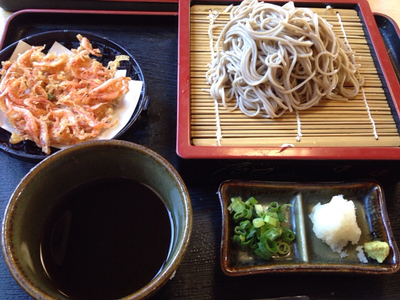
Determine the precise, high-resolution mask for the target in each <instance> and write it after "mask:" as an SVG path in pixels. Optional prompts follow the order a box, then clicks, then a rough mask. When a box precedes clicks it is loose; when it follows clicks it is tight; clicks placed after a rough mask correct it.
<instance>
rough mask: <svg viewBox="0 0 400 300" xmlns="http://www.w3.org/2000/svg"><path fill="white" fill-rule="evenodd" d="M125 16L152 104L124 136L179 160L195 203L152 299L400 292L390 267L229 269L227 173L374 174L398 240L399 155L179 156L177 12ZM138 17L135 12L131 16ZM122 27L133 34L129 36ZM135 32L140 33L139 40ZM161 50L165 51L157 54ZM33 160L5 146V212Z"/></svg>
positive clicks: (396, 15) (1, 286)
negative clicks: (224, 255)
mask: <svg viewBox="0 0 400 300" xmlns="http://www.w3.org/2000/svg"><path fill="white" fill-rule="evenodd" d="M369 2H370V5H371V10H372V11H373V12H379V13H383V14H386V15H388V16H389V17H391V18H392V19H393V20H395V21H396V22H397V23H399V24H400V8H399V5H398V2H399V1H398V0H370V1H369ZM9 15H10V12H6V11H4V10H1V9H0V32H2V31H3V30H2V28H3V27H4V24H5V20H6V18H7V17H8V16H9ZM124 18H125V19H126V18H128V17H127V16H125V17H124ZM124 18H120V19H121V20H120V19H119V18H116V19H113V20H112V21H109V23H107V25H108V26H117V27H116V28H124V27H126V26H131V27H132V28H133V29H131V27H129V30H125V31H124V30H121V32H120V34H118V33H117V34H116V35H115V36H113V39H115V40H116V41H117V42H121V43H126V42H127V41H131V43H132V44H131V45H129V48H128V49H127V50H128V51H131V52H132V53H136V54H137V56H136V58H137V59H138V61H139V64H141V66H142V67H143V72H144V73H145V75H146V76H147V79H148V81H147V82H146V83H147V84H148V86H149V87H150V88H149V89H148V91H149V96H150V105H149V108H148V110H147V112H146V114H143V115H142V116H141V118H139V120H138V121H137V122H136V123H135V124H134V130H131V131H128V132H127V134H125V135H124V136H123V137H124V139H126V140H129V141H132V142H136V143H139V144H142V145H144V146H146V147H148V148H150V149H152V150H154V151H156V152H157V153H159V154H160V155H162V156H163V157H165V158H166V159H167V160H168V161H169V162H170V163H171V164H173V165H174V167H175V168H176V169H177V170H178V171H179V173H180V174H181V176H182V178H183V179H184V181H185V183H186V185H187V187H188V190H189V193H190V196H191V200H192V206H193V231H192V237H191V242H190V245H189V249H188V251H187V254H186V255H185V258H184V260H183V261H182V264H181V265H180V266H179V268H178V270H177V272H176V275H175V277H174V278H173V279H172V280H171V281H170V282H168V283H167V284H166V285H165V286H164V287H163V288H162V289H161V290H160V291H159V292H158V293H157V294H156V295H155V296H154V299H185V300H187V299H195V300H197V299H261V298H277V297H283V296H296V295H307V296H308V297H309V298H310V299H345V300H347V299H349V300H350V299H380V300H381V299H388V300H389V299H400V271H399V272H397V273H395V274H385V275H383V274H382V275H369V274H351V273H348V274H340V273H339V274H337V273H290V274H265V275H256V276H254V275H249V276H239V277H229V276H226V275H225V274H224V273H223V272H222V270H221V267H220V240H221V227H222V225H221V208H220V204H219V201H218V197H217V195H216V191H217V189H218V186H219V184H220V183H221V182H222V181H224V180H227V179H252V180H274V181H303V182H316V181H355V180H360V179H372V180H376V181H378V182H380V183H381V184H382V187H383V190H384V191H385V196H386V205H387V210H388V214H389V218H390V222H391V226H392V229H393V233H394V237H395V239H396V240H397V242H398V244H399V243H400V173H399V172H398V170H399V167H400V161H340V160H337V161H301V160H299V161H294V160H292V161H271V160H259V161H248V160H234V161H229V160H183V159H181V158H179V157H178V156H177V155H176V151H175V143H176V102H177V101H176V91H177V85H176V77H177V39H178V34H177V30H176V29H177V18H176V17H171V18H170V19H171V20H166V22H165V20H164V19H162V18H161V19H160V20H159V22H158V23H153V22H150V21H148V20H146V19H143V20H144V22H148V23H149V24H148V27H146V28H148V30H150V31H149V33H148V32H138V31H135V28H134V26H133V25H131V24H128V23H127V22H125V23H124V21H123V20H124ZM137 18H138V17H137V16H135V17H134V18H133V20H136V19H137ZM44 21H46V20H44ZM56 21H57V20H56ZM118 22H120V23H118ZM46 26H47V27H46ZM46 26H44V27H43V28H39V29H40V30H41V29H48V28H49V27H50V26H52V24H48V25H46ZM87 26H93V27H90V28H89V29H92V28H94V29H98V30H99V31H101V33H102V34H103V33H104V32H106V33H107V34H110V31H107V30H108V28H106V27H105V26H104V24H103V23H101V24H100V23H99V24H90V23H89V22H88V23H87ZM96 26H97V27H96ZM118 26H119V27H118ZM146 26H147V25H146ZM39 29H38V30H39ZM27 30H28V31H29V30H32V28H28V29H27ZM124 34H129V36H128V38H127V37H125V36H124ZM135 38H137V39H138V43H136V44H135V43H134V39H135ZM119 39H121V40H119ZM146 39H148V42H146ZM146 43H152V44H157V45H159V47H157V49H155V50H154V47H151V46H150V45H149V44H146ZM147 45H149V46H148V48H146V46H147ZM135 47H137V49H142V47H145V49H146V53H143V54H141V53H139V52H135V51H137V49H136V48H135ZM152 51H153V52H152ZM160 51H161V52H162V54H163V55H159V54H160ZM142 52H143V51H142ZM35 165H36V163H34V162H26V161H23V160H20V159H17V158H13V157H10V156H9V155H7V154H5V153H2V152H0V219H1V218H2V215H3V212H4V209H5V206H6V204H7V201H8V199H9V197H10V195H11V194H12V191H13V190H14V189H15V187H16V186H17V185H18V183H19V181H20V179H21V178H22V177H23V176H25V175H26V174H27V173H28V172H29V170H30V169H31V168H33V167H35ZM14 299H27V300H28V299H31V298H30V297H29V296H28V295H27V294H26V293H25V292H24V291H23V290H22V289H21V288H20V287H19V286H18V284H17V283H16V282H15V280H14V279H13V278H12V276H11V274H10V273H9V272H8V269H7V267H6V265H5V263H4V260H3V257H2V254H1V253H0V300H14Z"/></svg>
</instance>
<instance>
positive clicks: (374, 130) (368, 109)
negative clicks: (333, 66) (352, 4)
mask: <svg viewBox="0 0 400 300" xmlns="http://www.w3.org/2000/svg"><path fill="white" fill-rule="evenodd" d="M336 15H337V17H338V20H339V23H340V27H341V29H342V32H343V36H344V40H345V41H346V44H347V47H349V49H350V51H352V49H351V46H350V43H349V40H348V39H347V34H346V30H345V29H344V24H343V22H342V18H341V16H340V13H339V12H338V11H337V12H336ZM352 57H353V60H354V54H352ZM360 89H361V93H362V95H363V99H364V103H365V107H366V109H367V113H368V117H369V119H370V121H371V125H372V129H373V132H374V136H375V139H376V140H378V139H379V136H378V132H377V130H376V124H375V121H374V118H373V117H372V115H371V110H370V108H369V105H368V101H367V96H366V95H365V91H364V88H363V87H362V86H361V88H360Z"/></svg>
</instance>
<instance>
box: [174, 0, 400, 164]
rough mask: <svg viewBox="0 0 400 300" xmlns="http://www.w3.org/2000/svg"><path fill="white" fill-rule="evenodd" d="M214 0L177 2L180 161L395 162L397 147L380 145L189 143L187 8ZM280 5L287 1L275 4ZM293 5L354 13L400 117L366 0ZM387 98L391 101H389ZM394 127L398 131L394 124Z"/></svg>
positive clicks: (399, 96) (396, 91) (399, 88)
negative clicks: (220, 144)
mask: <svg viewBox="0 0 400 300" xmlns="http://www.w3.org/2000/svg"><path fill="white" fill-rule="evenodd" d="M215 3H216V2H214V1H207V0H205V1H201V2H195V1H179V53H178V56H179V57H178V74H179V76H178V109H177V113H178V116H177V146H176V151H177V153H178V155H179V156H180V157H182V158H206V159H209V158H215V159H224V158H226V159H228V158H229V159H236V158H247V159H253V158H254V159H327V160H339V159H343V160H398V159H400V147H393V146H383V147H372V146H363V147H359V146H355V147H354V146H351V147H349V146H346V147H342V146H340V145H337V146H334V147H331V146H323V147H313V146H307V147H304V146H298V145H295V146H294V147H292V146H290V147H284V146H279V147H275V146H274V147H270V146H266V147H264V146H261V147H258V146H251V147H250V146H208V145H206V146H199V145H197V146H196V145H194V144H193V143H192V137H191V95H190V94H191V84H190V79H191V77H190V76H191V75H190V72H191V66H190V47H191V45H190V21H191V20H190V9H191V7H192V5H195V4H203V5H204V4H205V5H207V4H209V5H213V4H215ZM239 3H240V2H234V1H219V2H218V4H220V5H221V4H222V5H225V4H226V5H229V4H239ZM274 3H276V4H279V5H283V4H285V3H287V1H279V0H278V1H274ZM294 4H295V5H296V6H303V7H316V8H317V7H321V8H323V7H326V6H327V5H330V6H332V7H334V8H337V9H340V8H349V9H354V10H355V11H357V13H358V16H359V17H360V19H361V22H362V26H363V28H364V32H365V36H366V38H367V39H368V40H369V44H370V48H371V52H374V54H375V65H376V67H377V68H379V69H380V70H381V71H380V72H381V73H382V74H381V77H382V81H383V82H384V84H386V87H385V88H386V91H387V94H388V102H389V101H390V102H391V106H392V110H393V112H392V114H393V117H394V119H398V117H399V111H400V110H399V108H400V84H399V81H398V79H397V77H396V72H395V70H394V68H393V65H392V63H391V59H390V57H389V55H388V53H387V49H386V47H385V44H384V41H383V39H382V36H381V34H380V31H379V28H378V26H377V24H376V21H375V19H374V14H373V13H372V11H371V9H370V6H369V4H368V2H367V0H348V1H343V0H331V1H328V2H326V1H320V0H317V1H312V2H310V1H305V0H299V1H294ZM389 98H390V99H389ZM397 128H399V126H398V124H397Z"/></svg>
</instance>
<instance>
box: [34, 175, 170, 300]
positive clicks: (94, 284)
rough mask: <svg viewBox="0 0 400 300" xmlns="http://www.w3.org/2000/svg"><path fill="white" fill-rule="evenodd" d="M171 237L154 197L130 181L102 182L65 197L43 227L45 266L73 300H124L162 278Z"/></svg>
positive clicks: (162, 208) (166, 217) (167, 215)
mask: <svg viewBox="0 0 400 300" xmlns="http://www.w3.org/2000/svg"><path fill="white" fill-rule="evenodd" d="M171 237H172V231H171V217H170V213H169V211H168V209H167V207H166V206H165V204H164V202H163V201H162V200H161V199H160V198H159V196H158V195H157V194H156V193H154V192H153V191H152V190H151V189H149V188H148V187H147V186H145V185H143V184H140V183H138V182H136V181H133V180H131V179H126V178H111V179H110V178H107V179H99V180H94V181H91V182H88V183H85V184H83V185H81V186H79V187H77V188H74V189H73V190H71V191H69V192H68V193H67V194H65V195H64V196H62V199H61V201H60V202H59V204H58V205H57V206H56V207H55V209H54V210H53V211H52V213H51V214H50V215H49V217H48V219H47V220H46V223H45V227H44V231H43V236H42V243H41V252H42V254H41V255H42V262H43V265H44V269H45V270H46V272H47V275H48V277H49V278H50V280H51V281H52V283H53V284H54V286H55V287H56V288H57V289H58V290H60V291H61V292H62V293H64V294H65V295H67V296H68V297H70V298H72V299H115V298H121V297H124V296H127V295H129V294H131V293H133V292H135V291H137V290H138V289H140V288H142V287H143V286H145V285H146V284H147V283H149V281H150V280H151V279H152V278H153V277H154V276H155V275H156V274H157V273H158V272H159V270H160V268H161V267H162V266H163V264H164V263H165V260H166V259H167V255H168V251H169V248H170V244H171Z"/></svg>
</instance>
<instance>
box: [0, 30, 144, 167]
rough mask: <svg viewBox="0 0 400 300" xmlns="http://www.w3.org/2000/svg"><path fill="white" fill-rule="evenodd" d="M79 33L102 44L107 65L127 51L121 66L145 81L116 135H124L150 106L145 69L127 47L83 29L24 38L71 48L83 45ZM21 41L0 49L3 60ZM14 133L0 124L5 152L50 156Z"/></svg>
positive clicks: (1, 147)
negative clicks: (15, 138)
mask: <svg viewBox="0 0 400 300" xmlns="http://www.w3.org/2000/svg"><path fill="white" fill-rule="evenodd" d="M78 34H81V35H82V36H85V37H87V38H88V39H89V40H90V42H91V43H92V46H93V48H99V49H100V51H101V53H102V56H101V57H99V58H96V59H97V60H98V61H99V62H101V63H102V64H103V65H104V66H107V64H108V62H109V61H112V60H114V59H115V56H117V55H127V56H129V58H130V59H129V61H122V62H121V63H120V67H119V69H124V70H126V71H127V76H129V77H131V78H132V80H140V81H142V82H143V86H142V91H141V94H140V96H139V101H138V104H137V106H136V109H135V111H134V112H133V114H132V116H131V118H130V119H129V122H128V123H127V124H126V125H125V127H124V128H122V129H121V130H120V131H119V132H118V133H117V134H116V135H115V136H114V138H118V137H120V136H121V135H122V134H123V133H125V132H126V131H127V130H128V129H129V128H130V127H131V126H132V124H133V123H134V122H135V121H136V119H137V118H138V117H139V115H140V113H141V112H142V110H143V109H145V108H146V107H147V101H148V97H147V93H146V85H145V79H144V75H143V72H142V70H141V68H140V66H139V64H138V63H137V61H136V59H135V58H134V57H133V56H132V55H131V54H130V53H129V52H128V51H126V50H125V49H124V48H122V47H121V46H120V45H118V44H116V43H115V42H113V41H111V40H109V39H108V38H107V37H101V36H98V35H95V34H92V33H90V32H82V31H79V32H78V31H74V30H55V31H47V32H43V33H39V34H34V35H31V36H28V37H26V38H23V39H22V41H24V42H26V43H28V44H30V45H34V46H42V45H46V47H45V49H44V50H43V51H44V52H46V51H47V50H49V48H50V47H51V46H52V45H53V43H54V42H56V41H57V42H59V43H60V44H62V45H63V46H64V47H66V48H68V49H72V48H74V49H76V48H78V47H79V41H78V39H77V38H76V36H77V35H78ZM18 42H19V41H16V42H14V43H12V44H11V45H9V46H8V47H6V48H4V49H3V50H2V51H0V61H6V60H8V59H9V58H10V56H11V55H12V53H13V52H14V49H15V47H16V46H17V44H18ZM10 136H11V133H10V132H8V131H6V130H4V129H3V128H0V150H2V151H4V152H5V153H7V154H9V155H11V156H13V157H16V158H21V159H25V160H34V161H40V160H42V159H44V158H46V157H47V156H48V155H47V154H45V153H43V152H42V150H41V149H40V148H39V147H37V146H36V144H35V143H34V142H32V141H29V140H25V141H22V142H20V143H18V144H11V143H10V142H9V139H10ZM57 150H58V149H57V148H54V147H52V148H51V153H54V152H56V151H57Z"/></svg>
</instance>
